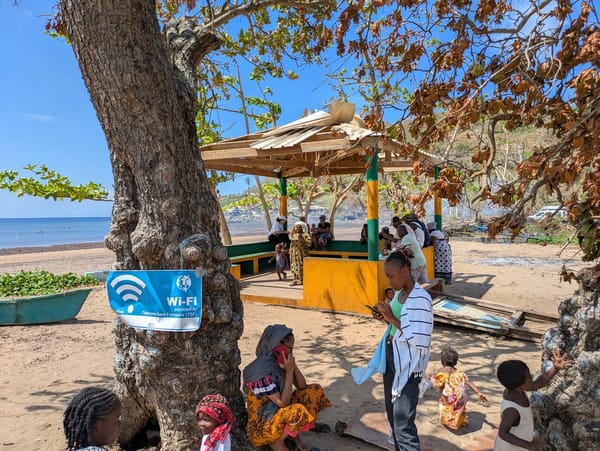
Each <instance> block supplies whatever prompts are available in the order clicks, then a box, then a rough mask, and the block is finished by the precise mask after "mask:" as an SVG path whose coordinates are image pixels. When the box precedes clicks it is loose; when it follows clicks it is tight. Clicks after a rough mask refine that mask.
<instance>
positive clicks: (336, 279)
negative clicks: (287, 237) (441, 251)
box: [297, 246, 434, 314]
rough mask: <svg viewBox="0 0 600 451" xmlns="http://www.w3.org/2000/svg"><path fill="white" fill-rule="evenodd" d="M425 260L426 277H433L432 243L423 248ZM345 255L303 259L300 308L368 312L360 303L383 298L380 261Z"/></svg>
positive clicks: (383, 285) (383, 276)
mask: <svg viewBox="0 0 600 451" xmlns="http://www.w3.org/2000/svg"><path fill="white" fill-rule="evenodd" d="M423 253H424V254H425V258H426V259H427V267H426V269H427V277H429V279H433V278H434V270H433V246H429V247H427V248H425V249H423ZM384 262H385V260H380V261H376V262H374V261H368V260H353V259H346V258H343V259H342V258H320V257H306V258H305V259H304V285H303V289H304V297H303V299H302V300H301V301H299V303H298V304H297V305H298V306H300V307H307V308H320V309H326V310H333V311H336V312H351V313H365V314H370V311H369V310H368V309H367V308H366V307H365V306H364V304H369V305H374V304H375V303H377V301H378V300H380V299H383V296H384V291H385V289H386V288H388V287H389V283H388V280H387V277H386V276H385V273H384V272H383V264H384Z"/></svg>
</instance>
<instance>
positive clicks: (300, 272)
mask: <svg viewBox="0 0 600 451" xmlns="http://www.w3.org/2000/svg"><path fill="white" fill-rule="evenodd" d="M286 223H287V218H286V217H285V216H278V217H277V219H276V221H275V223H274V224H273V226H272V227H271V230H270V231H269V234H268V236H267V238H268V240H269V242H271V243H273V244H275V253H274V255H273V257H272V258H271V260H269V262H271V261H273V260H274V261H275V269H276V272H277V276H278V277H279V280H284V279H286V277H287V274H286V272H285V270H286V269H287V268H288V267H289V268H290V270H291V272H292V282H291V283H290V285H292V286H294V285H302V283H303V280H304V257H306V256H307V255H308V254H309V251H310V249H317V248H319V247H325V246H327V243H329V242H330V241H331V240H332V239H333V234H332V232H331V223H329V222H328V221H327V218H326V216H325V215H321V216H320V217H319V222H318V224H311V226H310V228H309V226H308V224H307V223H306V218H305V217H304V216H300V218H299V220H298V221H297V222H295V223H294V225H293V226H292V228H291V229H290V230H287V229H286V227H285V225H286Z"/></svg>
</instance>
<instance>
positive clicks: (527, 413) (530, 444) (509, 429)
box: [494, 349, 571, 451]
mask: <svg viewBox="0 0 600 451" xmlns="http://www.w3.org/2000/svg"><path fill="white" fill-rule="evenodd" d="M552 364H553V365H552V368H550V369H549V370H548V371H546V372H545V373H544V374H542V375H541V376H539V377H537V378H536V379H535V380H533V379H532V377H531V372H530V371H529V368H528V367H527V364H526V363H525V362H523V361H521V360H507V361H506V362H502V363H501V364H500V366H498V371H497V376H498V380H499V381H500V383H501V384H502V385H504V387H505V390H504V393H503V394H502V406H501V417H500V426H498V437H496V443H495V444H494V451H506V450H519V449H523V448H525V449H531V450H538V449H545V447H546V446H547V444H546V440H544V437H539V436H537V437H536V434H535V432H534V429H533V412H532V411H531V404H530V403H529V398H528V397H527V395H526V394H525V392H526V391H533V390H537V389H539V388H542V387H544V386H546V385H548V383H550V381H551V380H552V378H553V377H554V376H555V375H556V373H558V371H559V370H561V369H563V368H566V367H567V366H569V365H570V364H571V361H570V360H569V359H568V357H567V354H563V355H561V353H560V351H559V350H558V349H555V350H554V351H553V352H552Z"/></svg>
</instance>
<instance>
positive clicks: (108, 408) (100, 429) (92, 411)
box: [63, 387, 121, 451]
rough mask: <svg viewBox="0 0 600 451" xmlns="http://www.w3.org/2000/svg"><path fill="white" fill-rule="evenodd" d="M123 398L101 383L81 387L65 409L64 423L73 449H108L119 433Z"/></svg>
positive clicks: (69, 445)
mask: <svg viewBox="0 0 600 451" xmlns="http://www.w3.org/2000/svg"><path fill="white" fill-rule="evenodd" d="M120 417H121V401H119V398H118V397H117V395H115V394H114V393H113V392H112V391H110V390H106V389H104V388H98V387H87V388H84V389H83V390H81V391H80V392H79V393H78V394H77V395H75V397H74V398H73V399H72V400H71V402H70V403H69V405H68V407H67V410H65V414H64V418H63V426H64V430H65V435H66V437H67V450H69V451H106V448H105V446H106V445H110V444H111V443H112V442H114V441H115V440H116V439H117V437H118V436H119V430H120V425H121V420H120Z"/></svg>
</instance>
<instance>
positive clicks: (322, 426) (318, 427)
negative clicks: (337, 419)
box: [312, 422, 331, 434]
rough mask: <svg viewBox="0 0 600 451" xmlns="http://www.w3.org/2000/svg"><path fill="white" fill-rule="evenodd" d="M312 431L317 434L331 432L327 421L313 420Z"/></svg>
mask: <svg viewBox="0 0 600 451" xmlns="http://www.w3.org/2000/svg"><path fill="white" fill-rule="evenodd" d="M312 432H316V433H317V434H323V433H329V432H331V428H330V427H329V425H328V424H327V423H316V422H315V427H314V428H313V429H312Z"/></svg>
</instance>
